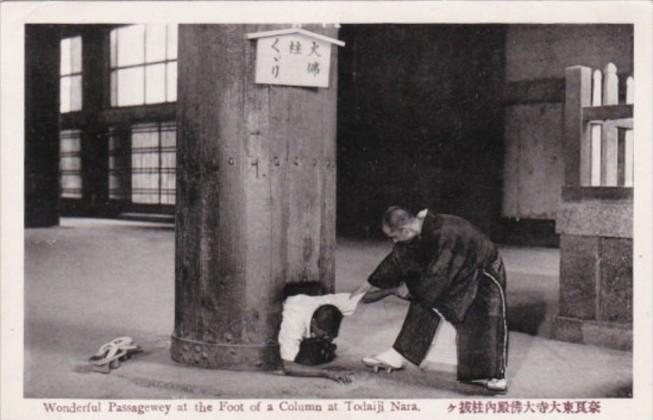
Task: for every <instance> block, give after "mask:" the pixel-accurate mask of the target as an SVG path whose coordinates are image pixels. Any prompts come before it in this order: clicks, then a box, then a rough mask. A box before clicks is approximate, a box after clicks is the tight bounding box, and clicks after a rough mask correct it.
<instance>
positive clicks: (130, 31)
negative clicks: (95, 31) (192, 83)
mask: <svg viewBox="0 0 653 420" xmlns="http://www.w3.org/2000/svg"><path fill="white" fill-rule="evenodd" d="M176 100H177V25H131V26H124V27H120V28H117V29H114V30H112V31H111V106H114V107H116V106H117V107H120V106H134V105H144V104H156V103H163V102H174V101H176Z"/></svg>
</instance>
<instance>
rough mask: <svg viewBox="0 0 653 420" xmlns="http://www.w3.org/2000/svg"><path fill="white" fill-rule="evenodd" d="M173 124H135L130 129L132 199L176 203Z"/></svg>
mask: <svg viewBox="0 0 653 420" xmlns="http://www.w3.org/2000/svg"><path fill="white" fill-rule="evenodd" d="M176 166H177V159H176V129H175V124H174V123H152V124H137V125H134V126H133V127H132V130H131V200H132V202H133V203H142V204H175V182H176V178H175V176H176V175H175V174H176Z"/></svg>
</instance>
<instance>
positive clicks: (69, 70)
mask: <svg viewBox="0 0 653 420" xmlns="http://www.w3.org/2000/svg"><path fill="white" fill-rule="evenodd" d="M59 75H60V79H59V82H60V101H59V103H60V105H59V110H60V112H61V113H66V112H73V111H80V110H81V109H82V37H81V36H76V37H72V38H64V39H62V40H61V59H60V65H59Z"/></svg>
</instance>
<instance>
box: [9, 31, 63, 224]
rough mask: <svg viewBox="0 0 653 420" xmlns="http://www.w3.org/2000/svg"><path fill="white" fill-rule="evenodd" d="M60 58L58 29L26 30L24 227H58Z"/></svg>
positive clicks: (17, 105)
mask: <svg viewBox="0 0 653 420" xmlns="http://www.w3.org/2000/svg"><path fill="white" fill-rule="evenodd" d="M59 54H60V46H59V29H58V28H56V27H55V26H51V25H26V26H25V226H26V227H46V226H54V225H58V224H59V208H58V201H59ZM14 105H15V106H16V107H19V106H22V105H21V104H14ZM8 106H9V105H8Z"/></svg>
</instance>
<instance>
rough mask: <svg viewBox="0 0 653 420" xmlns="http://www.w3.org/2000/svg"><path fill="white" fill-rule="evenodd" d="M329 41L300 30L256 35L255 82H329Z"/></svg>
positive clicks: (321, 84) (326, 83)
mask: <svg viewBox="0 0 653 420" xmlns="http://www.w3.org/2000/svg"><path fill="white" fill-rule="evenodd" d="M330 58H331V44H330V43H328V42H325V41H322V40H319V39H312V38H310V37H308V36H306V35H303V34H286V35H278V36H271V37H265V38H259V39H258V44H257V47H256V83H267V84H279V85H292V86H315V87H328V86H329V64H330Z"/></svg>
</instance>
